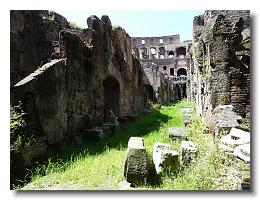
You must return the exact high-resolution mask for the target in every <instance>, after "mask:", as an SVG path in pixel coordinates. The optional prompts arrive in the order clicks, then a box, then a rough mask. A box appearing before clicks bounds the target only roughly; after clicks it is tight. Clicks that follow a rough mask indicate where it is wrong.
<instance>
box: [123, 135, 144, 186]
mask: <svg viewBox="0 0 260 200" xmlns="http://www.w3.org/2000/svg"><path fill="white" fill-rule="evenodd" d="M147 174H148V172H147V155H146V150H145V147H144V141H143V138H141V137H131V138H130V139H129V141H128V149H127V158H126V162H125V169H124V175H125V178H126V181H127V182H130V183H132V184H133V185H140V184H142V183H144V181H145V179H146V178H147Z"/></svg>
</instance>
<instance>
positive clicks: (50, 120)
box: [11, 11, 148, 163]
mask: <svg viewBox="0 0 260 200" xmlns="http://www.w3.org/2000/svg"><path fill="white" fill-rule="evenodd" d="M87 24H88V28H87V29H84V30H77V29H73V28H72V27H70V26H69V24H68V22H67V20H66V19H65V18H63V17H62V16H60V15H58V14H56V13H50V12H47V11H11V58H12V59H11V80H12V81H11V109H12V108H14V107H15V106H17V105H20V104H21V107H22V110H23V111H24V113H26V115H25V116H24V120H25V121H26V122H27V125H28V127H27V133H26V134H27V137H28V138H31V142H30V144H31V146H32V147H31V146H29V148H27V149H26V152H24V151H23V150H22V151H21V152H20V153H21V155H25V156H20V157H21V158H22V160H23V161H22V163H30V162H31V159H32V158H34V157H37V156H39V154H46V153H47V151H48V150H50V151H51V149H52V147H54V148H55V149H58V148H59V147H60V148H62V147H64V146H66V144H69V143H71V141H73V140H74V139H75V138H78V137H79V136H82V137H85V138H89V137H92V136H93V138H94V137H96V138H99V137H101V135H102V134H101V133H102V131H101V128H102V129H103V128H104V129H106V127H110V128H109V129H110V130H112V128H111V127H113V124H116V123H117V121H118V120H119V118H128V117H129V118H130V119H131V118H132V116H135V115H139V114H141V113H142V112H143V111H144V109H145V108H146V107H147V100H148V98H147V93H146V89H145V85H144V83H143V71H142V69H141V65H140V63H139V61H138V59H136V58H135V57H134V56H133V55H132V48H131V38H130V36H129V35H128V34H127V33H126V32H125V31H124V30H123V29H122V28H115V29H113V28H112V25H111V22H110V20H109V18H108V17H107V16H103V17H102V18H101V19H99V18H97V17H96V16H90V17H89V18H88V19H87ZM107 123H110V124H107ZM111 124H112V125H111ZM95 127H101V128H99V129H96V128H95ZM94 129H95V130H94ZM114 129H116V127H114ZM36 144H37V145H36ZM30 149H32V151H29V150H30Z"/></svg>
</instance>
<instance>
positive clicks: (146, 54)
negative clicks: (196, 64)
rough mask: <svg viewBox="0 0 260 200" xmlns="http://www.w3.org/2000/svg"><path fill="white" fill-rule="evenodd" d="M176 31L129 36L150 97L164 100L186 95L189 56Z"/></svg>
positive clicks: (187, 42)
mask: <svg viewBox="0 0 260 200" xmlns="http://www.w3.org/2000/svg"><path fill="white" fill-rule="evenodd" d="M190 43H191V41H184V42H181V41H180V36H179V35H170V36H161V37H132V46H133V54H134V55H135V57H136V58H138V59H139V60H140V62H141V66H142V69H143V71H144V82H145V86H146V88H147V91H148V94H149V100H150V101H153V102H155V101H158V102H160V103H166V102H168V101H172V100H174V99H182V98H186V97H187V92H186V87H187V86H186V82H187V80H188V77H187V74H188V73H187V71H188V70H189V66H190V56H189V54H188V53H187V50H186V49H187V46H188V44H190Z"/></svg>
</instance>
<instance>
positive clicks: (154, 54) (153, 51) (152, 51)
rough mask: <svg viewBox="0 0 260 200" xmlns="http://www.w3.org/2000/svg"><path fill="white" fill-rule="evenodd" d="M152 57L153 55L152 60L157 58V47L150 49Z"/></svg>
mask: <svg viewBox="0 0 260 200" xmlns="http://www.w3.org/2000/svg"><path fill="white" fill-rule="evenodd" d="M150 55H151V58H155V56H156V48H155V47H151V48H150Z"/></svg>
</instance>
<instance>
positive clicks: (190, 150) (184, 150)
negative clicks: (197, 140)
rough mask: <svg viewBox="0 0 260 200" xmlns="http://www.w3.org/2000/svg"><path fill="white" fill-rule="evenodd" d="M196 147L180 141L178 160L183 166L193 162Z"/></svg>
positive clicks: (190, 143)
mask: <svg viewBox="0 0 260 200" xmlns="http://www.w3.org/2000/svg"><path fill="white" fill-rule="evenodd" d="M196 151H197V149H196V145H195V144H193V142H191V141H182V143H181V150H180V156H181V158H180V160H181V163H182V164H183V165H188V164H190V163H193V162H194V161H195V157H196Z"/></svg>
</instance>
